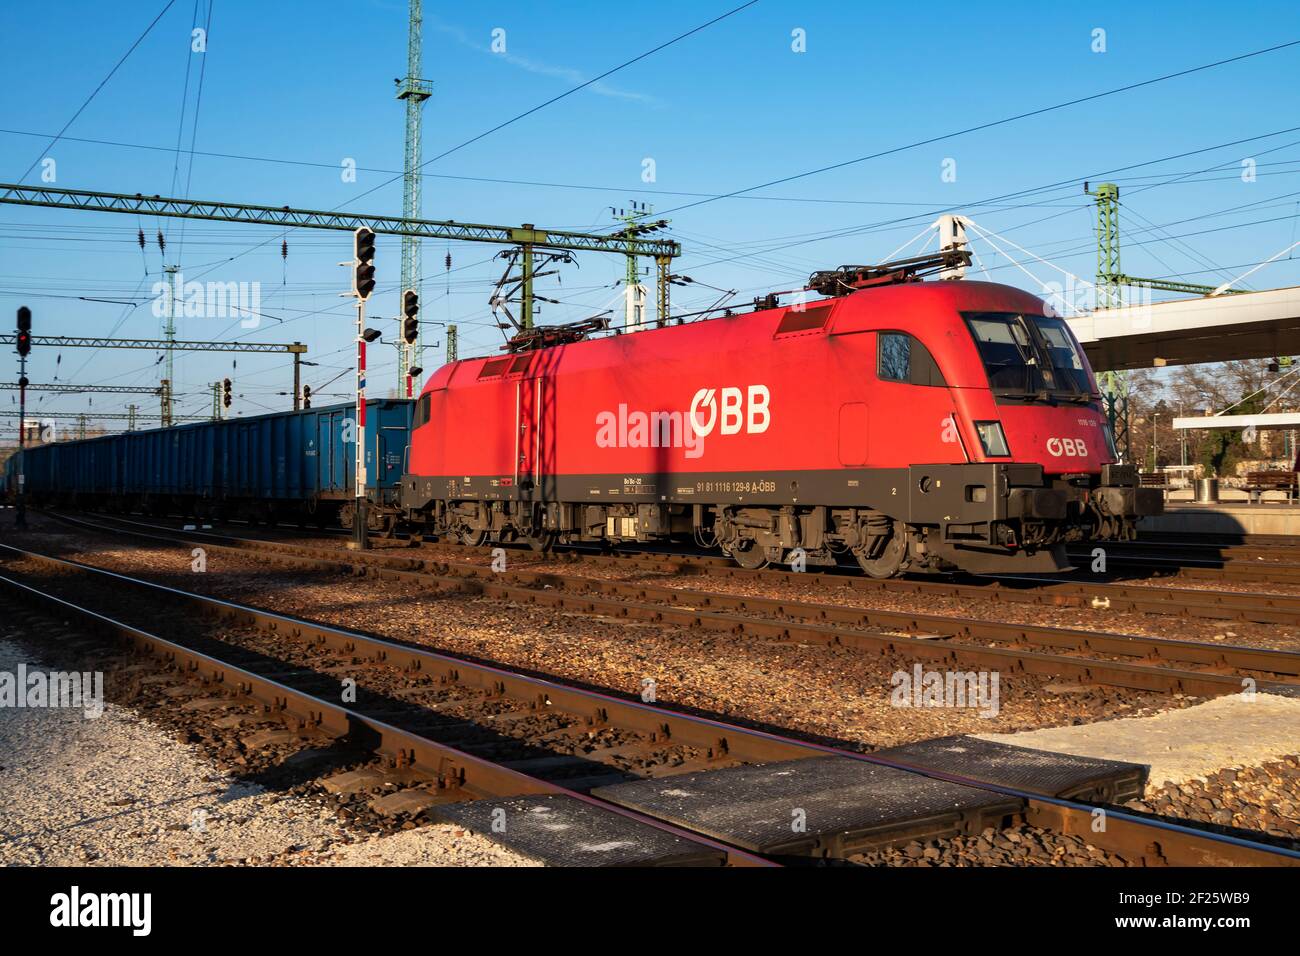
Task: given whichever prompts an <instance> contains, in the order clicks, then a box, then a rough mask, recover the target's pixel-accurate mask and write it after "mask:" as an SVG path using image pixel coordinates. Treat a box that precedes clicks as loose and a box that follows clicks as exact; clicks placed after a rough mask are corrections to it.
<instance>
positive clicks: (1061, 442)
mask: <svg viewBox="0 0 1300 956" xmlns="http://www.w3.org/2000/svg"><path fill="white" fill-rule="evenodd" d="M1047 453H1048V454H1049V455H1051V456H1053V457H1054V458H1086V457H1087V456H1088V446H1087V445H1085V444H1084V442H1083V439H1082V438H1049V439H1047Z"/></svg>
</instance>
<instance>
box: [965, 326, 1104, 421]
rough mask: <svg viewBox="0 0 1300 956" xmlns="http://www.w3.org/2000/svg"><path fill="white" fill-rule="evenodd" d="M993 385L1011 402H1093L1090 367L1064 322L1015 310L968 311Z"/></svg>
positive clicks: (997, 391)
mask: <svg viewBox="0 0 1300 956" xmlns="http://www.w3.org/2000/svg"><path fill="white" fill-rule="evenodd" d="M965 318H966V323H967V325H969V326H970V330H971V335H972V336H974V338H975V345H976V346H977V347H978V348H979V352H980V358H981V360H983V362H984V370H985V372H986V373H987V374H988V377H989V387H990V388H992V389H993V391H994V392H995V393H996V394H998V395H1000V396H1004V397H1008V398H1022V399H1026V400H1031V401H1032V400H1034V399H1044V400H1046V399H1047V398H1049V397H1050V398H1057V399H1062V400H1067V401H1079V402H1086V401H1091V400H1092V398H1093V395H1092V389H1091V386H1090V384H1089V382H1088V371H1087V366H1086V365H1085V364H1084V361H1083V355H1082V353H1081V352H1080V351H1079V347H1078V345H1076V344H1075V341H1074V337H1073V336H1072V335H1071V334H1070V330H1069V328H1068V327H1067V326H1066V324H1065V320H1064V319H1059V318H1054V317H1049V316H1045V315H1023V314H1020V313H1016V312H969V313H966V316H965Z"/></svg>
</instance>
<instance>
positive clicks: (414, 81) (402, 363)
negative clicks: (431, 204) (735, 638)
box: [397, 0, 433, 398]
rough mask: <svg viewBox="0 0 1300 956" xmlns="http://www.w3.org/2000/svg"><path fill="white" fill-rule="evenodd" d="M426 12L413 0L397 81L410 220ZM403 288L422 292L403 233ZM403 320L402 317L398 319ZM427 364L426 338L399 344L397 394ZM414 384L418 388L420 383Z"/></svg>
mask: <svg viewBox="0 0 1300 956" xmlns="http://www.w3.org/2000/svg"><path fill="white" fill-rule="evenodd" d="M423 26H424V14H423V10H422V3H421V0H411V15H410V23H409V26H408V28H407V37H406V79H404V80H398V81H397V98H398V99H399V100H405V101H406V155H405V159H404V161H403V165H402V173H403V176H402V217H403V218H404V219H406V220H407V221H408V222H411V221H414V220H417V219H419V218H420V126H421V117H422V116H423V113H424V101H425V100H427V99H428V98H429V97H430V96H432V95H433V84H432V83H430V82H429V81H428V80H424V79H421V78H420V65H421V59H422V53H423V51H422V47H423ZM402 288H403V289H413V290H414V291H415V293H416V294H417V295H419V292H420V240H419V238H418V237H416V236H410V235H404V236H402ZM399 321H400V320H399ZM423 365H424V337H423V336H421V337H420V338H419V339H417V340H416V341H415V343H414V344H411V345H406V346H404V347H399V349H398V353H397V388H398V394H405V395H406V396H407V397H408V398H409V397H410V391H409V389H411V388H412V387H413V383H412V380H411V379H412V377H411V376H409V375H408V374H407V371H408V370H409V369H411V368H415V367H420V366H423ZM414 387H417V388H418V384H415V386H414Z"/></svg>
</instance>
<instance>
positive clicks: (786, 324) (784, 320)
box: [775, 302, 835, 335]
mask: <svg viewBox="0 0 1300 956" xmlns="http://www.w3.org/2000/svg"><path fill="white" fill-rule="evenodd" d="M834 308H835V303H833V302H832V303H830V304H829V305H818V306H814V307H812V308H810V309H804V310H802V311H795V310H794V309H791V310H790V311H789V312H787V313H786V314H785V315H783V316H781V322H780V323H779V324H778V325H777V327H776V333H775V334H776V335H792V334H794V333H795V332H818V331H821V330H822V329H824V328H826V326H827V325H828V324H829V323H830V320H831V311H832V310H833V309H834Z"/></svg>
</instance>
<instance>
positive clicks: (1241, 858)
mask: <svg viewBox="0 0 1300 956" xmlns="http://www.w3.org/2000/svg"><path fill="white" fill-rule="evenodd" d="M0 552H7V553H9V554H12V555H16V556H19V557H20V558H21V559H24V560H32V561H36V562H38V563H42V564H45V565H47V566H50V567H58V568H62V569H64V570H72V571H75V572H78V573H82V574H92V575H99V576H103V577H105V578H108V579H111V580H112V581H113V582H114V583H115V584H124V585H127V586H129V587H131V588H136V589H140V590H143V591H145V592H149V593H153V594H158V595H166V596H168V597H169V598H173V599H177V600H182V601H185V602H187V603H188V604H189V605H190V606H191V607H193V608H194V609H195V610H199V611H202V612H203V613H205V614H209V615H215V616H216V617H218V618H219V619H227V620H235V621H237V622H242V623H249V624H252V625H254V626H257V627H259V628H262V629H265V630H270V631H272V632H274V633H285V634H287V635H288V636H289V637H291V638H294V639H298V640H307V641H311V642H313V643H317V644H324V645H326V646H329V647H331V648H333V649H335V650H341V651H345V652H346V653H349V654H355V653H357V652H358V651H363V650H365V651H369V652H371V653H372V655H373V657H372V659H374V660H378V661H383V662H385V663H390V664H397V665H400V666H404V667H409V668H413V669H420V670H423V671H424V672H426V673H444V674H446V675H448V676H450V677H452V678H454V679H455V680H456V681H457V682H460V683H462V684H466V683H467V675H473V676H471V678H470V679H471V680H474V681H478V682H480V686H490V687H492V688H494V689H496V690H498V691H499V692H501V693H503V694H505V695H507V696H512V697H519V698H520V699H525V700H527V699H530V698H531V699H532V700H533V701H534V702H535V704H536V705H537V706H539V707H559V706H560V705H559V704H558V703H557V701H560V700H563V701H566V702H569V701H580V702H586V703H587V704H589V705H590V704H594V705H595V707H594V709H593V710H592V711H590V712H592V713H593V714H594V716H595V717H596V719H597V720H598V721H600V722H602V723H609V724H617V725H618V726H626V727H630V728H633V729H642V730H645V729H651V728H656V729H658V730H659V731H660V732H662V733H664V734H665V735H667V736H669V737H671V738H672V739H674V740H686V741H689V740H690V739H691V738H692V737H694V738H695V739H696V740H710V739H711V740H714V741H717V742H719V743H720V744H721V745H722V747H723V748H724V750H723V752H725V753H726V754H727V755H728V756H729V757H731V758H738V759H745V757H744V756H742V755H743V754H748V753H751V752H756V753H759V754H766V755H767V756H766V758H765V759H790V758H791V757H794V758H799V757H811V756H817V755H821V756H825V755H834V756H840V757H845V758H848V759H854V760H860V761H865V762H868V763H874V764H879V765H882V766H887V767H892V768H894V769H898V770H903V771H906V772H909V773H913V774H916V775H918V776H923V777H930V778H933V779H937V780H944V781H947V782H950V783H956V784H960V785H964V786H969V787H974V788H976V789H981V790H985V791H989V792H994V793H999V794H1003V795H1006V796H1010V797H1016V798H1019V799H1021V800H1022V801H1024V814H1025V818H1026V820H1027V822H1030V823H1032V824H1033V825H1038V826H1047V827H1050V828H1052V829H1054V830H1056V831H1057V832H1061V833H1078V834H1079V835H1081V836H1083V835H1085V834H1086V839H1087V840H1088V842H1090V843H1092V844H1093V845H1096V846H1098V847H1101V848H1103V849H1109V850H1112V851H1113V852H1117V853H1120V854H1123V855H1127V856H1128V857H1129V858H1130V859H1132V860H1134V861H1136V862H1141V863H1142V864H1144V865H1148V866H1150V865H1170V866H1201V865H1210V866H1226V865H1259V866H1279V865H1284V866H1300V852H1296V851H1293V850H1287V849H1284V848H1281V847H1274V846H1270V845H1268V844H1262V843H1256V842H1254V841H1251V840H1246V839H1242V838H1240V837H1235V836H1229V835H1225V834H1219V833H1214V832H1212V831H1205V830H1199V829H1196V828H1193V827H1188V826H1184V825H1181V824H1176V823H1171V822H1169V821H1165V820H1160V819H1151V818H1144V817H1141V816H1138V815H1136V814H1131V813H1127V812H1125V811H1122V810H1115V809H1111V808H1106V809H1105V810H1104V811H1103V812H1104V814H1105V819H1106V824H1107V825H1106V827H1105V828H1103V829H1102V830H1100V831H1097V830H1096V829H1095V827H1093V826H1092V825H1091V824H1092V821H1093V820H1094V819H1095V811H1096V810H1097V808H1096V807H1095V806H1093V805H1091V804H1087V803H1081V802H1079V801H1075V800H1066V799H1062V798H1057V797H1048V796H1043V795H1041V794H1037V793H1033V792H1029V791H1025V790H1020V789H1017V788H1013V787H1007V786H1002V785H998V784H993V783H990V782H988V781H986V780H981V779H979V778H974V777H970V776H966V775H963V774H953V773H946V772H943V771H939V770H935V769H932V768H922V767H916V766H913V765H911V764H908V763H905V762H903V761H898V760H890V759H885V758H881V757H878V756H875V755H872V754H863V753H858V752H855V751H851V750H844V749H841V748H837V747H829V746H825V745H821V744H814V743H809V742H804V741H798V740H793V739H790V738H786V737H782V736H780V735H778V734H774V733H770V732H767V731H763V730H756V729H751V728H744V727H739V726H737V725H734V724H727V723H724V722H722V721H718V720H714V719H711V718H706V717H700V716H692V715H686V714H682V713H680V712H678V711H675V710H669V709H667V708H664V707H661V706H653V705H648V704H642V703H639V702H634V701H628V700H623V699H621V698H617V697H613V696H610V695H608V694H603V693H600V692H597V691H590V690H583V689H579V688H574V687H568V686H565V685H563V684H560V683H558V682H555V681H551V680H545V679H542V678H537V677H530V676H526V675H522V674H518V673H515V672H512V671H509V670H506V669H504V668H500V667H496V666H493V665H486V664H479V663H474V662H469V661H465V660H463V659H460V658H454V657H450V656H448V655H445V654H441V653H438V652H434V651H430V650H425V649H420V648H415V647H411V646H408V645H405V644H401V643H398V642H395V641H391V640H387V639H384V638H379V637H374V636H371V635H367V634H362V633H359V632H355V631H347V630H343V629H340V628H335V627H332V626H330V625H325V624H321V623H318V622H313V621H309V620H305V619H302V618H295V617H290V616H288V615H283V614H278V613H276V612H272V611H266V610H263V609H259V608H253V607H249V606H247V605H241V604H237V603H235V602H231V601H226V600H223V599H220V598H213V597H209V596H207V595H201V594H196V593H193V592H188V591H183V590H180V589H178V588H172V587H169V586H167V585H161V584H157V583H155V582H152V581H147V580H144V579H140V578H132V577H129V576H127V575H123V574H120V573H118V572H115V571H108V570H105V569H103V568H97V567H94V566H93V565H86V564H81V563H79V562H75V561H69V560H67V559H64V558H56V557H53V556H50V555H45V554H41V553H40V552H33V551H28V550H25V549H22V548H16V547H13V546H11V545H4V544H0ZM0 583H4V584H6V585H9V586H11V587H15V588H16V589H17V590H19V591H20V593H25V594H27V595H29V596H32V597H35V598H36V599H37V600H39V601H42V602H43V603H46V605H47V606H52V607H54V608H56V609H59V610H63V611H67V612H70V613H73V614H75V615H76V616H78V617H81V618H82V619H84V620H89V621H98V622H101V623H102V625H103V626H106V627H108V628H109V629H110V630H112V631H113V632H115V633H117V634H119V635H121V636H124V637H127V638H128V639H130V640H131V641H132V643H134V644H136V646H139V647H141V648H142V649H144V650H148V651H149V652H151V653H154V654H155V655H157V656H161V657H163V658H164V659H166V660H169V661H176V662H179V663H180V664H181V665H182V666H183V667H185V668H187V669H190V670H195V671H198V674H199V676H200V677H203V678H205V679H207V680H210V681H212V682H216V683H224V682H225V680H226V675H227V674H233V675H234V676H235V678H236V683H235V686H236V688H237V690H239V691H241V692H244V693H248V694H253V693H254V692H256V691H257V690H259V689H260V691H261V693H262V695H263V697H264V698H266V700H265V701H264V702H266V703H267V706H268V707H270V708H271V709H272V710H273V711H275V712H277V713H278V712H285V713H288V714H290V715H291V716H293V717H294V718H295V719H299V720H301V719H303V718H302V717H300V716H299V712H297V711H294V710H291V709H290V707H289V701H290V699H291V698H290V696H287V695H296V698H293V699H295V700H297V701H298V706H299V707H300V708H303V707H305V708H306V709H305V711H303V713H305V719H306V721H307V722H306V723H305V724H304V726H320V727H322V728H324V727H333V728H335V729H340V730H342V731H343V732H344V733H346V730H344V728H345V727H346V728H351V727H352V726H353V725H352V723H351V721H352V720H354V719H355V720H356V721H357V722H359V723H360V725H361V726H362V727H364V728H367V729H369V730H370V731H371V732H372V733H373V732H383V731H391V732H392V733H394V734H397V735H406V736H408V737H409V736H413V735H410V734H409V733H408V732H406V731H402V730H400V729H399V728H396V727H392V726H391V725H389V724H386V723H384V722H382V721H377V720H374V719H372V718H369V717H366V716H364V715H362V714H359V713H357V712H355V711H352V710H349V709H347V708H343V707H341V706H340V705H336V704H333V703H332V702H329V701H318V700H317V699H316V698H313V697H311V696H310V695H305V694H301V693H300V692H298V691H295V690H293V689H292V688H288V687H285V686H284V685H282V684H279V683H277V682H275V681H270V680H268V679H266V678H262V677H259V676H258V675H256V674H252V673H251V672H248V671H243V670H241V669H239V668H234V667H232V666H231V665H228V664H225V663H224V662H221V661H219V660H217V659H216V658H212V657H210V656H208V655H203V654H200V653H198V652H196V651H193V650H191V649H189V648H185V647H184V646H182V645H179V644H175V643H174V642H170V641H165V640H164V639H162V638H158V637H156V636H154V635H151V634H148V633H146V632H144V631H140V630H139V629H137V628H134V627H132V626H130V625H127V624H123V623H121V622H118V621H115V620H113V619H111V618H108V617H106V616H105V615H102V614H100V613H98V612H96V611H93V610H91V609H86V608H81V607H79V606H78V605H74V604H71V603H70V602H67V601H65V600H63V599H62V598H59V597H57V596H54V595H48V594H46V593H45V592H41V591H39V590H37V589H35V588H32V587H30V586H29V585H27V584H25V583H24V582H21V581H16V580H14V579H12V578H10V577H8V576H6V575H0ZM245 677H247V678H252V680H253V682H252V683H250V682H249V681H247V680H246V679H244V678H245ZM469 686H472V685H469ZM245 687H248V688H249V690H244V688H245ZM258 699H262V698H258ZM312 706H323V707H329V708H331V709H332V713H331V714H330V717H331V719H332V721H333V722H332V723H331V724H326V723H325V718H326V714H325V711H324V710H321V711H319V712H317V711H313V710H312V709H311V707H312ZM561 709H565V710H569V708H567V707H564V708H561ZM569 712H571V713H578V712H581V711H579V710H569ZM340 716H342V717H344V718H346V720H344V721H342V722H341V721H340V719H339V718H340ZM313 721H314V723H313ZM623 721H628V722H627V723H624V722H623ZM692 727H698V728H701V729H700V730H698V731H696V732H695V733H694V734H692V733H691V728H692ZM393 739H399V738H393ZM418 740H419V741H420V742H422V743H424V744H427V745H432V747H433V748H434V749H433V751H432V753H433V754H434V755H435V756H436V757H437V758H438V759H439V760H441V758H442V756H443V754H442V751H444V750H445V751H451V753H450V754H447V755H446V756H447V757H448V758H449V759H450V760H451V761H453V763H452V766H456V767H459V766H461V765H458V764H455V763H454V761H455V759H456V758H457V757H462V756H463V757H466V758H468V760H469V761H471V762H474V763H476V764H488V766H489V768H493V767H494V765H491V764H490V762H488V761H483V760H481V759H480V758H475V757H472V756H471V755H467V754H462V753H461V752H460V751H455V750H454V749H453V748H448V747H445V746H444V745H441V744H437V743H436V742H435V741H431V740H427V738H422V737H421V738H418ZM395 752H396V753H397V754H398V755H399V757H401V756H402V755H406V756H413V757H414V760H413V762H411V763H408V764H407V766H413V767H427V766H430V763H429V761H430V759H431V758H430V757H429V756H425V758H424V760H425V761H426V762H425V763H419V762H418V760H419V754H420V753H421V751H414V752H413V751H411V750H410V749H408V750H406V751H402V750H401V749H400V748H399V749H397V750H396V751H395ZM423 752H424V753H425V754H426V755H427V754H428V753H430V752H429V751H423ZM761 759H763V758H760V760H761ZM436 766H438V767H441V764H438V765H436ZM495 769H498V770H501V771H503V772H504V773H505V774H507V775H509V777H510V779H511V780H514V778H516V777H522V778H523V780H524V781H527V782H528V783H527V785H538V786H543V787H553V786H555V785H553V784H549V783H547V782H545V781H539V780H536V779H535V778H532V777H528V776H527V775H524V774H519V773H518V772H517V771H511V770H508V768H495ZM491 776H492V774H491V772H490V771H489V772H486V773H484V774H483V776H481V777H478V778H476V779H482V780H487V779H489V778H490V777H491ZM465 779H466V780H468V777H466V778H465ZM453 782H454V781H453ZM516 782H518V783H519V784H520V785H524V784H523V781H516ZM524 792H533V793H536V792H561V793H567V794H569V795H572V796H575V797H577V798H578V799H583V800H585V801H586V802H588V803H591V804H593V805H598V806H602V807H606V808H608V809H613V810H617V811H618V812H621V813H622V814H623V815H624V816H628V817H633V818H636V819H642V820H644V822H647V823H651V824H653V825H656V826H658V827H659V828H660V829H663V830H667V831H669V832H674V833H676V834H677V835H679V836H683V837H684V838H687V839H691V840H694V841H696V842H700V843H706V844H708V845H711V846H713V847H715V848H718V849H721V850H723V851H726V852H727V853H728V854H729V856H728V859H729V860H732V858H733V857H735V860H734V862H752V863H761V862H763V861H762V860H761V859H756V858H753V857H752V856H750V855H748V854H743V851H738V850H735V849H734V848H732V847H729V846H727V845H726V844H720V843H717V842H716V841H711V840H708V839H707V838H705V837H702V836H701V835H699V834H696V833H694V832H692V831H689V830H682V829H679V828H676V827H672V826H671V825H668V824H665V823H663V822H662V821H658V820H655V819H654V818H652V817H642V816H641V815H638V814H635V813H634V812H631V811H626V810H623V809H622V808H618V807H615V806H613V805H612V804H606V803H605V802H604V801H600V800H599V799H597V798H592V797H588V796H585V795H583V794H580V793H576V792H573V791H565V790H563V788H556V790H551V791H536V790H532V791H524ZM493 795H498V794H493ZM742 855H744V856H750V859H749V860H748V861H743V860H741V859H740V857H741V856H742Z"/></svg>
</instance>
